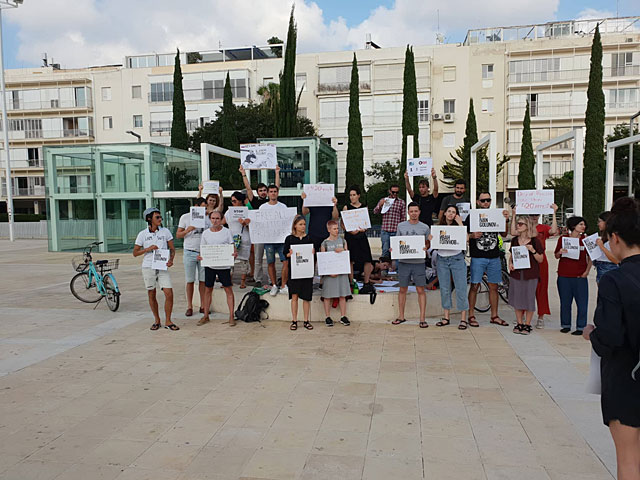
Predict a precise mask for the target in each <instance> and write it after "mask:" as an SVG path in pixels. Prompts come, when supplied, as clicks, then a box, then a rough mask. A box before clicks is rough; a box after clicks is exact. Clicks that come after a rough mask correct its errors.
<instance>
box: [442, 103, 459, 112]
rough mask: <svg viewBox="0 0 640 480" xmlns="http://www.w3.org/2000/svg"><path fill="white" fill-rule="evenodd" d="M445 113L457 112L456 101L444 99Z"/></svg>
mask: <svg viewBox="0 0 640 480" xmlns="http://www.w3.org/2000/svg"><path fill="white" fill-rule="evenodd" d="M444 113H456V101H455V100H445V101H444Z"/></svg>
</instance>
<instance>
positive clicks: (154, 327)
mask: <svg viewBox="0 0 640 480" xmlns="http://www.w3.org/2000/svg"><path fill="white" fill-rule="evenodd" d="M158 329H160V324H159V323H154V324H153V325H151V328H150V329H149V330H158Z"/></svg>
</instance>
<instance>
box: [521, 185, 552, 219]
mask: <svg viewBox="0 0 640 480" xmlns="http://www.w3.org/2000/svg"><path fill="white" fill-rule="evenodd" d="M552 204H553V190H517V191H516V211H517V212H518V215H540V214H543V215H545V214H548V213H553V208H551V205H552Z"/></svg>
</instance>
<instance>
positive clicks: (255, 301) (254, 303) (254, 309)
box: [236, 292, 269, 322]
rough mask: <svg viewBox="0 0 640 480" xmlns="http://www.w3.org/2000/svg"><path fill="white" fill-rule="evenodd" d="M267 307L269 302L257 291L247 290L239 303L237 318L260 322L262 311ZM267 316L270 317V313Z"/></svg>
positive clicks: (244, 320)
mask: <svg viewBox="0 0 640 480" xmlns="http://www.w3.org/2000/svg"><path fill="white" fill-rule="evenodd" d="M267 308H269V302H267V301H266V300H262V299H261V298H260V295H258V294H257V293H256V292H247V293H246V294H245V295H244V297H242V300H241V301H240V305H238V309H237V310H236V319H237V320H242V321H243V322H259V321H260V320H262V312H265V310H266V309H267ZM265 313H266V312H265ZM266 318H269V315H267V317H266Z"/></svg>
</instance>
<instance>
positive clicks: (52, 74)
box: [0, 17, 640, 212]
mask: <svg viewBox="0 0 640 480" xmlns="http://www.w3.org/2000/svg"><path fill="white" fill-rule="evenodd" d="M598 23H599V24H600V31H601V33H602V43H603V51H604V58H603V67H604V75H603V77H604V78H603V88H604V91H605V96H606V102H607V105H606V113H607V115H606V129H607V132H609V131H611V130H612V129H613V127H614V126H615V125H617V124H619V123H622V122H628V119H629V117H630V116H631V115H632V114H633V113H635V112H636V111H638V110H640V93H639V90H640V17H626V18H615V19H599V20H584V21H568V22H550V23H546V24H540V25H525V26H516V27H491V28H484V29H478V30H470V31H469V32H468V34H467V37H466V39H465V41H464V42H463V43H459V44H440V45H427V46H424V45H417V46H414V47H413V51H414V57H415V67H416V83H417V90H418V112H417V114H418V120H419V144H420V155H421V156H432V157H433V159H434V163H435V166H436V169H439V168H440V167H441V166H442V165H443V164H444V162H445V161H447V160H449V159H450V154H452V153H454V151H455V149H456V148H457V147H459V146H460V145H461V144H462V141H463V138H464V134H465V121H466V117H467V112H468V108H469V100H470V99H473V101H474V106H475V114H476V119H477V125H478V133H479V136H480V137H482V136H483V135H484V134H486V133H488V132H496V134H497V141H498V148H497V150H498V152H499V153H500V154H501V155H508V156H509V157H510V161H509V163H508V164H507V165H506V166H505V170H504V172H503V174H501V175H500V176H499V178H498V191H499V194H498V195H499V197H501V196H502V195H505V194H507V193H508V192H509V191H513V190H514V189H515V188H516V187H517V175H518V161H519V155H520V142H521V137H522V120H523V117H524V109H525V105H526V102H527V100H529V105H530V114H531V119H532V121H531V124H532V134H533V141H534V147H535V146H536V145H538V144H539V143H541V142H544V141H546V140H549V139H550V138H554V137H556V136H558V135H561V134H563V133H565V132H567V131H569V130H570V129H572V128H582V127H583V126H584V111H585V108H586V89H587V83H588V76H589V58H590V48H591V43H592V40H593V31H594V29H595V26H596V24H598ZM367 46H368V47H370V46H371V44H370V43H368V44H367ZM353 53H354V52H352V51H343V52H322V53H308V54H299V55H298V56H297V59H296V90H297V91H298V92H301V96H300V114H301V115H305V116H307V117H309V118H310V119H311V120H312V121H313V122H314V125H315V126H316V127H317V129H318V132H319V134H320V135H321V136H322V137H323V138H325V139H326V141H327V142H329V143H330V144H331V146H332V147H333V148H334V149H336V150H337V152H338V172H339V175H338V178H339V179H340V180H339V187H340V188H342V187H344V176H343V175H342V174H341V172H343V171H344V168H345V159H346V149H347V123H348V110H349V82H350V77H351V63H352V60H353ZM355 53H356V55H357V59H358V70H359V75H360V112H361V116H362V125H363V140H364V142H363V143H364V160H365V171H366V170H367V169H369V168H370V166H371V165H372V163H374V162H383V161H385V160H396V159H399V158H400V152H401V143H402V136H401V131H402V128H401V124H402V87H403V70H404V56H405V49H404V48H364V49H361V50H357V51H356V52H355ZM281 54H282V46H280V45H270V46H264V47H257V46H253V47H246V48H233V49H220V50H215V51H200V52H188V53H181V64H182V73H183V89H184V95H185V102H186V117H187V128H188V130H189V131H190V132H192V131H194V130H195V129H196V128H197V127H199V126H202V125H205V124H206V123H207V122H209V121H211V120H212V119H213V118H215V113H216V111H217V110H218V109H219V108H220V106H221V105H222V96H223V88H224V80H225V77H226V75H227V73H229V76H230V80H231V86H232V91H233V97H234V102H236V103H238V104H243V103H247V102H250V101H254V102H259V101H260V100H261V97H260V95H259V94H258V90H259V88H260V87H261V86H263V85H267V84H268V83H270V82H278V76H279V73H280V71H281V70H282V68H283V60H282V58H281ZM173 62H174V54H171V53H167V54H150V55H138V56H131V57H126V58H125V59H124V63H123V65H117V66H105V67H94V68H87V69H78V70H59V69H55V68H51V67H44V68H36V69H26V70H9V71H7V90H8V92H7V99H6V100H7V104H8V107H9V123H10V125H9V128H10V131H9V132H10V146H11V151H12V176H13V178H14V193H16V196H15V207H16V211H17V212H26V211H39V210H41V209H42V206H43V204H42V203H41V202H42V199H43V198H44V188H43V183H44V181H43V171H42V163H41V158H42V156H41V147H42V146H43V145H50V144H64V143H122V142H128V141H132V142H135V141H137V139H136V138H134V136H132V135H131V134H132V133H133V134H135V135H136V136H139V137H140V140H141V141H143V142H156V143H161V144H168V143H169V142H170V132H171V121H172V105H171V100H172V98H173ZM572 152H573V147H572V145H571V144H570V143H568V144H566V145H560V146H558V147H556V148H554V149H551V150H549V151H548V152H546V155H545V163H544V174H545V177H546V178H548V177H550V176H553V175H561V174H562V173H564V172H565V171H567V170H571V169H572ZM0 158H2V159H3V158H4V153H2V157H0ZM1 175H2V176H3V177H4V169H2V174H1ZM619 180H620V183H623V182H622V180H623V179H622V178H620V179H619ZM3 181H4V180H3ZM83 181H86V179H83V178H81V176H79V178H78V179H77V185H76V187H75V188H78V189H82V187H83V184H82V182H83ZM2 195H3V197H2V198H0V202H3V200H4V196H5V195H6V192H5V191H3V192H2ZM0 205H1V203H0ZM1 208H2V207H1V206H0V209H1Z"/></svg>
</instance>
